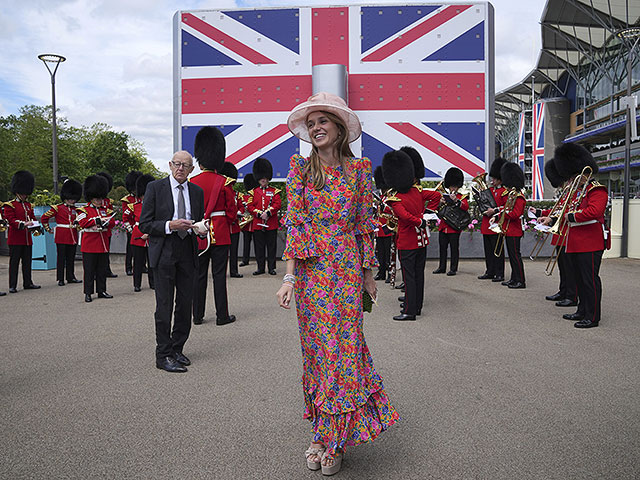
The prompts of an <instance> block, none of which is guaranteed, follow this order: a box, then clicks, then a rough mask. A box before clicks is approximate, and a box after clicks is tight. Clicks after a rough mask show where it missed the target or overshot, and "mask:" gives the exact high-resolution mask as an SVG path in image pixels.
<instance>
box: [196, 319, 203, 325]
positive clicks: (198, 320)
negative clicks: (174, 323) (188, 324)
mask: <svg viewBox="0 0 640 480" xmlns="http://www.w3.org/2000/svg"><path fill="white" fill-rule="evenodd" d="M203 322H204V318H194V319H193V324H194V325H202V323H203Z"/></svg>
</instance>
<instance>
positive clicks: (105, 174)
mask: <svg viewBox="0 0 640 480" xmlns="http://www.w3.org/2000/svg"><path fill="white" fill-rule="evenodd" d="M96 175H100V176H101V177H104V178H105V179H106V180H107V185H108V186H109V190H107V193H109V192H110V191H111V189H112V188H113V177H112V176H111V175H110V174H109V173H107V172H98V173H96ZM96 198H97V197H96Z"/></svg>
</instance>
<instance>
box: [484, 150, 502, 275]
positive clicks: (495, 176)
mask: <svg viewBox="0 0 640 480" xmlns="http://www.w3.org/2000/svg"><path fill="white" fill-rule="evenodd" d="M505 163H506V160H505V159H503V158H500V157H498V158H496V159H495V160H494V161H493V163H492V164H491V167H490V168H489V177H490V178H491V187H490V189H491V193H492V194H493V198H494V200H495V201H496V208H490V209H488V210H487V211H486V212H482V222H481V223H480V233H482V242H483V247H484V262H485V268H486V269H485V272H484V273H483V274H482V275H480V276H479V277H478V279H479V280H491V281H493V282H503V281H504V248H502V249H499V250H500V255H498V256H496V255H495V254H494V252H496V250H498V249H497V248H496V245H497V243H498V234H497V233H496V232H494V231H493V230H491V229H490V228H489V227H490V226H491V218H492V217H493V216H494V215H495V214H496V213H497V212H498V209H499V208H500V207H502V206H503V205H504V202H505V200H506V197H503V196H502V194H503V193H504V191H505V189H504V187H503V186H502V180H501V177H500V169H501V168H502V166H503V165H504V164H505Z"/></svg>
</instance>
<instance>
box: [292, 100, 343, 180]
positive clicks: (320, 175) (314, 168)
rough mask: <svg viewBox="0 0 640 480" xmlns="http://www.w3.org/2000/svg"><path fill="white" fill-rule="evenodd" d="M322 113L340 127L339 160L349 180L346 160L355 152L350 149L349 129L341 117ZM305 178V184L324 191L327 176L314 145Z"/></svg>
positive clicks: (304, 172) (306, 167)
mask: <svg viewBox="0 0 640 480" xmlns="http://www.w3.org/2000/svg"><path fill="white" fill-rule="evenodd" d="M322 113H323V114H325V115H326V117H327V118H328V119H329V120H331V121H332V122H333V123H335V124H336V125H337V126H338V132H340V138H339V140H338V143H339V146H338V160H339V162H340V166H341V167H342V174H343V175H344V176H345V177H346V178H347V180H348V179H349V172H347V162H346V161H345V159H347V158H350V157H353V156H354V155H353V152H352V151H351V148H350V147H349V132H348V131H347V127H346V125H345V124H344V122H343V121H342V119H341V118H340V117H338V116H337V115H335V114H333V113H331V112H326V111H324V110H322ZM302 174H303V178H304V179H305V183H307V184H308V183H310V184H311V185H312V186H313V188H314V189H315V190H322V189H323V188H324V186H325V184H326V181H327V176H326V175H325V173H324V171H323V169H322V164H321V163H320V155H319V154H318V149H317V147H316V146H315V145H314V146H313V147H311V154H310V155H309V161H308V162H307V164H306V166H305V168H304V170H303V172H302Z"/></svg>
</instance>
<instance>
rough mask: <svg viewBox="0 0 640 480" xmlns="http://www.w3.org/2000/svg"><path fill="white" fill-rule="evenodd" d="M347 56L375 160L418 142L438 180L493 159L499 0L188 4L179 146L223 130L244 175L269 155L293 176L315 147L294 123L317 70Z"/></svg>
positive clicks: (177, 75)
mask: <svg viewBox="0 0 640 480" xmlns="http://www.w3.org/2000/svg"><path fill="white" fill-rule="evenodd" d="M326 64H341V65H345V66H346V70H347V73H348V84H347V90H348V99H347V102H348V104H349V106H350V107H351V108H352V109H353V110H354V111H355V112H356V113H357V114H358V116H359V117H360V120H361V122H362V126H363V134H362V137H361V138H360V139H359V140H358V141H356V142H354V143H353V144H352V145H351V147H352V150H353V151H354V153H355V154H356V155H358V156H367V157H369V158H370V159H371V161H372V163H373V166H374V167H375V166H376V165H378V164H380V162H381V161H382V156H383V155H384V153H386V152H387V151H389V150H391V149H397V148H399V147H401V146H403V145H411V146H414V147H416V148H417V149H418V151H419V152H420V153H421V155H422V157H423V159H424V162H425V166H426V170H427V174H426V176H427V178H428V179H438V178H441V177H442V176H443V175H444V173H445V172H446V170H447V169H448V168H449V167H451V166H457V167H459V168H460V169H461V170H462V171H463V172H465V175H466V176H474V175H476V174H477V173H478V172H480V171H483V170H485V161H487V160H490V159H492V158H493V151H494V141H493V133H494V125H493V122H494V120H493V103H494V102H493V95H494V83H493V82H494V79H493V7H492V6H491V5H490V4H489V3H477V4H475V3H460V4H451V3H449V4H429V5H415V4H414V5H393V6H390V5H375V6H371V5H368V6H348V7H347V6H344V7H327V8H324V7H323V8H310V7H301V8H270V9H241V10H198V11H179V12H177V13H176V15H175V17H174V148H175V149H176V150H178V149H185V150H188V151H191V152H193V141H194V138H195V134H196V133H197V131H198V130H199V129H200V128H201V127H202V126H204V125H214V126H217V127H218V128H220V129H221V130H222V132H223V133H224V134H225V138H226V141H227V160H228V161H230V162H233V163H234V164H235V165H236V166H237V167H238V170H239V173H240V177H242V176H244V175H245V174H246V173H249V172H250V171H251V168H252V162H253V160H254V159H255V158H257V157H259V156H262V157H266V158H268V159H269V160H270V161H271V163H272V164H273V167H274V178H285V177H286V175H287V170H288V165H289V157H290V156H291V155H292V154H294V153H297V152H300V153H302V154H303V155H306V154H308V152H309V150H310V145H309V144H306V143H305V142H302V141H300V140H298V139H297V138H296V137H294V136H293V135H292V134H291V133H290V132H289V130H288V128H287V125H286V120H287V117H288V114H289V112H290V111H291V109H292V108H293V107H294V106H296V105H297V104H299V103H301V102H303V101H305V100H306V99H307V98H308V97H309V96H310V95H312V93H315V92H312V67H314V66H316V65H326Z"/></svg>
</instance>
